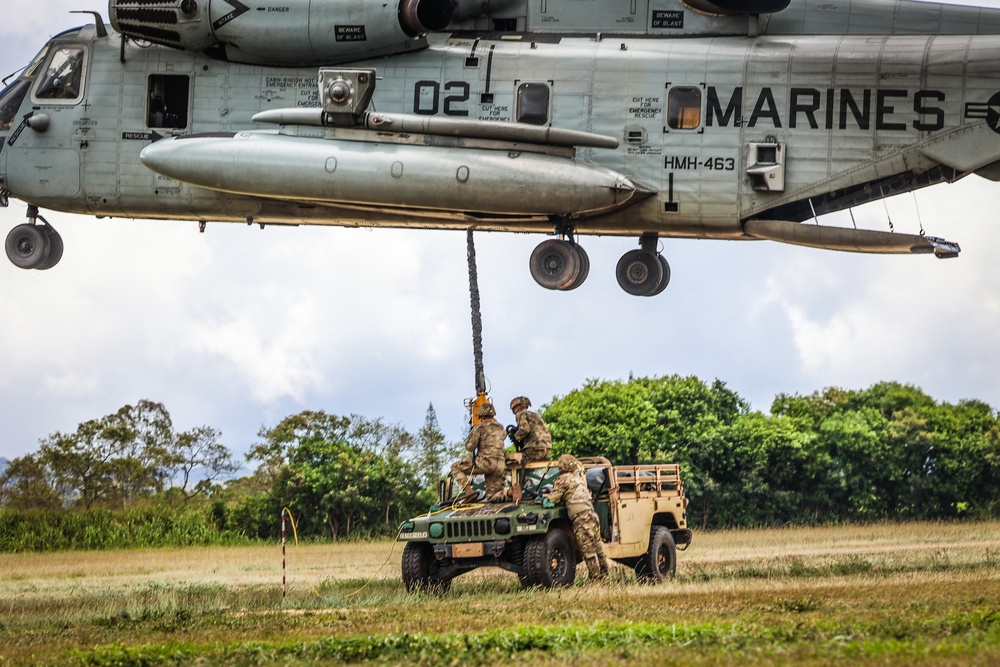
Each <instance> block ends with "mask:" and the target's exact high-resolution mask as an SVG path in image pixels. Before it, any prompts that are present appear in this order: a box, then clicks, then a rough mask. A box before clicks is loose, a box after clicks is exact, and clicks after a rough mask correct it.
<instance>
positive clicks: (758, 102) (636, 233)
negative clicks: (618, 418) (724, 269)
mask: <svg viewBox="0 0 1000 667" xmlns="http://www.w3.org/2000/svg"><path fill="white" fill-rule="evenodd" d="M108 12H109V14H110V25H106V24H105V22H104V19H103V17H102V15H101V14H100V13H99V12H96V11H95V12H84V13H87V14H91V15H93V18H94V22H93V23H92V24H89V25H85V26H83V27H80V28H75V29H72V30H67V31H66V32H63V33H61V34H59V35H57V36H55V37H54V38H53V39H51V40H50V41H49V42H48V43H47V44H46V45H45V46H44V48H43V49H42V50H41V51H40V52H39V53H38V55H37V56H36V57H35V58H34V59H33V60H32V61H31V63H29V64H28V65H27V66H26V67H24V68H23V69H22V70H19V71H18V72H16V73H15V75H11V76H10V77H8V78H7V79H6V80H5V81H4V84H5V85H6V87H5V88H4V89H3V91H2V92H0V206H7V205H8V203H9V200H10V198H17V199H19V200H22V201H23V202H26V203H27V205H28V206H27V217H28V222H27V223H25V224H21V225H18V226H16V227H15V228H14V229H13V230H11V232H10V234H9V235H8V236H7V239H6V244H5V249H6V252H7V256H8V258H9V259H10V260H11V261H12V262H13V263H14V264H15V265H16V266H18V267H21V268H24V269H43V270H44V269H49V268H51V267H53V266H55V265H56V263H58V261H59V259H60V257H61V256H62V253H63V243H62V240H61V238H60V236H59V234H58V232H56V231H55V229H54V228H53V227H52V226H51V225H50V224H49V223H48V221H47V220H46V219H45V218H44V217H43V216H42V215H40V213H39V209H42V208H44V209H49V210H53V211H62V212H68V213H80V214H89V215H94V216H98V217H105V216H116V217H128V218H158V219H175V220H195V221H198V222H199V225H200V227H201V229H202V230H203V231H204V229H205V225H206V224H207V223H208V222H241V223H246V224H248V225H253V224H258V225H260V226H262V227H263V226H265V225H303V224H317V225H340V226H363V227H409V228H424V229H463V230H468V229H475V230H485V231H505V232H522V233H523V232H533V233H547V234H550V235H552V238H549V239H547V240H545V241H543V242H541V243H540V244H539V245H538V246H537V247H536V248H535V250H534V251H533V252H532V253H531V256H530V259H529V268H530V270H531V274H532V276H533V277H534V279H535V281H536V282H538V284H540V285H541V286H543V287H545V288H548V289H554V290H572V289H576V288H577V287H579V286H580V285H581V284H582V283H583V282H584V280H585V279H586V278H587V276H588V274H589V270H590V262H589V259H588V257H587V253H586V252H585V251H584V249H583V247H582V246H581V245H580V239H581V237H584V236H590V235H598V236H599V235H615V236H632V237H635V238H636V239H637V248H635V249H633V250H630V251H629V252H626V253H625V254H624V255H623V256H622V258H621V260H620V261H619V262H618V265H617V268H616V277H617V280H618V283H619V284H620V286H621V287H622V288H623V289H624V290H625V291H626V292H628V293H630V294H634V295H639V296H652V295H655V294H659V293H661V292H662V291H663V290H664V289H665V288H666V286H667V284H668V282H669V280H670V267H669V265H668V263H667V261H666V260H665V259H664V257H663V255H662V254H660V248H659V246H660V242H661V239H673V238H688V239H727V240H760V239H766V240H773V241H779V242H784V243H792V244H799V245H805V246H812V247H816V248H827V249H833V250H845V251H854V252H874V253H917V254H920V253H928V254H933V255H935V256H937V257H939V258H946V257H954V256H956V255H958V253H959V250H960V248H959V246H958V245H957V244H955V243H952V242H949V241H945V240H943V239H940V238H936V237H932V236H928V235H924V234H923V232H922V229H921V234H919V235H917V234H903V233H891V232H883V231H875V230H866V229H857V228H848V227H834V226H827V225H821V224H818V222H816V220H817V216H819V215H823V214H826V213H831V212H835V211H844V210H850V209H851V208H852V207H854V206H857V205H859V204H862V203H865V202H869V201H873V200H878V199H882V198H885V197H888V196H891V195H895V194H899V193H905V192H910V191H915V190H916V189H919V188H923V187H926V186H931V185H934V184H937V183H943V182H951V181H955V180H957V179H960V178H963V177H965V176H968V175H969V174H978V175H980V176H982V177H984V178H987V179H990V180H1000V80H998V79H997V76H996V66H997V65H996V63H997V62H1000V10H996V9H981V8H973V7H967V6H953V5H942V4H931V3H925V2H916V1H912V0H898V1H897V0H531V1H530V2H529V0H392V1H391V2H375V1H373V0H327V1H326V2H320V1H318V0H110V2H109V5H108Z"/></svg>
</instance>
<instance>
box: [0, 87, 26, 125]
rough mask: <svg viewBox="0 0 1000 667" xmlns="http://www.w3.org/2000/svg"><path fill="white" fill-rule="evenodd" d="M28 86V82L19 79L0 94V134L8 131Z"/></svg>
mask: <svg viewBox="0 0 1000 667" xmlns="http://www.w3.org/2000/svg"><path fill="white" fill-rule="evenodd" d="M30 86H31V82H30V81H25V80H24V79H19V80H17V81H15V82H14V83H12V84H11V85H9V86H8V87H7V88H5V89H4V91H3V92H2V93H0V132H4V131H6V130H9V129H10V126H11V124H13V122H14V116H16V115H17V110H18V109H20V108H21V102H23V101H24V96H25V95H26V94H27V92H28V88H29V87H30Z"/></svg>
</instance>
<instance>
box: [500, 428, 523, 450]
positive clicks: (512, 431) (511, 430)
mask: <svg viewBox="0 0 1000 667" xmlns="http://www.w3.org/2000/svg"><path fill="white" fill-rule="evenodd" d="M504 430H505V431H507V437H508V438H510V441H511V442H512V443H514V449H516V450H517V451H521V441H520V440H518V439H517V438H515V437H514V434H515V433H517V427H516V426H514V425H513V424H511V425H510V426H508V427H507V428H506V429H504Z"/></svg>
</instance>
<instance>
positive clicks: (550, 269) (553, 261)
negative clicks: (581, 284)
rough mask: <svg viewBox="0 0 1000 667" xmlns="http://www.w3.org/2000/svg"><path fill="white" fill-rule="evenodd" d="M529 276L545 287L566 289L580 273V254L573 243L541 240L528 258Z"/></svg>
mask: <svg viewBox="0 0 1000 667" xmlns="http://www.w3.org/2000/svg"><path fill="white" fill-rule="evenodd" d="M528 267H529V268H530V269H531V277H532V278H534V279H535V282H536V283H538V284H539V285H541V286H542V287H544V288H545V289H553V290H564V289H567V288H568V286H569V285H571V284H572V283H573V282H574V281H575V280H577V278H578V276H579V275H580V255H579V253H577V252H576V251H575V250H574V247H573V244H571V243H570V242H568V241H561V240H559V239H549V240H548V241H542V242H541V243H539V244H538V246H537V247H536V248H535V249H534V250H533V251H532V253H531V259H530V260H528Z"/></svg>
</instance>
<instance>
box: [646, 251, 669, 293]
mask: <svg viewBox="0 0 1000 667" xmlns="http://www.w3.org/2000/svg"><path fill="white" fill-rule="evenodd" d="M656 259H658V260H659V261H660V266H661V267H662V268H663V275H662V276H661V277H660V284H659V285H657V286H656V289H654V290H653V291H652V292H650V293H649V296H656V295H657V294H660V293H662V292H663V290H665V289H667V285H669V284H670V265H669V264H667V260H666V259H664V257H663V255H657V256H656Z"/></svg>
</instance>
